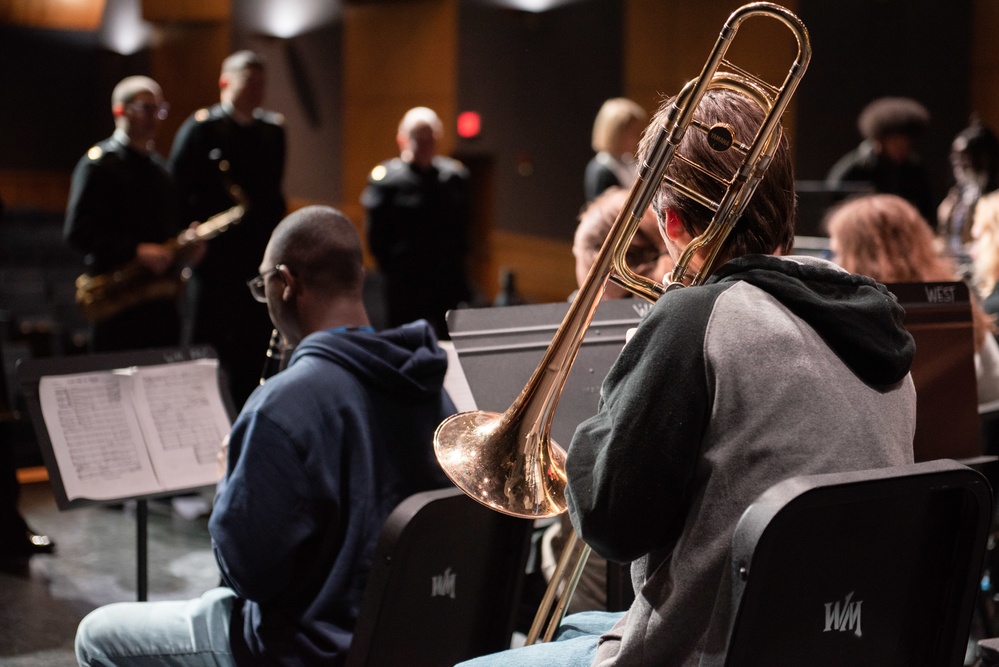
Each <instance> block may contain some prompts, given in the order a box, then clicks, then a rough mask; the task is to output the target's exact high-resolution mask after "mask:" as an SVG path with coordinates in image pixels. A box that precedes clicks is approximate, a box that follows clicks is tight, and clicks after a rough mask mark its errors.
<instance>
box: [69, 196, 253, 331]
mask: <svg viewBox="0 0 999 667" xmlns="http://www.w3.org/2000/svg"><path fill="white" fill-rule="evenodd" d="M243 212H244V207H243V205H242V204H237V205H235V206H233V207H232V208H230V209H228V210H225V211H223V212H221V213H219V214H217V215H213V216H212V217H211V218H209V219H208V220H206V221H205V222H203V223H201V224H199V225H198V226H197V227H195V228H194V229H187V230H184V231H183V232H181V233H180V234H179V235H178V236H175V237H174V238H172V239H170V240H168V241H167V242H166V243H165V244H164V245H166V246H167V248H169V249H170V250H172V251H174V253H177V254H179V253H182V252H183V250H184V248H185V247H187V246H189V245H190V244H192V243H197V242H199V241H207V240H209V239H212V238H215V237H216V236H218V235H219V234H221V233H222V232H224V231H226V230H227V229H229V228H230V227H232V226H233V225H236V224H239V222H240V220H242V218H243ZM187 277H188V272H186V271H179V272H178V271H172V272H168V273H167V274H165V275H162V276H157V275H155V274H153V272H152V271H150V270H149V269H147V268H146V267H145V266H143V265H142V264H141V263H140V262H139V261H138V259H133V260H131V261H129V262H127V263H126V264H124V265H122V266H120V267H119V268H117V269H115V270H114V271H108V272H107V273H102V274H100V275H96V276H88V275H86V274H84V275H81V276H80V277H78V278H77V279H76V304H77V305H78V306H79V307H80V311H81V312H82V313H83V315H84V317H86V318H87V319H88V320H90V321H91V322H100V321H102V320H106V319H107V318H109V317H113V316H114V315H117V314H118V313H120V312H122V311H123V310H126V309H128V308H131V307H133V306H137V305H139V304H141V303H146V302H148V301H154V300H157V299H176V298H177V297H178V295H179V294H180V290H181V288H182V287H183V286H184V283H185V282H186V281H187Z"/></svg>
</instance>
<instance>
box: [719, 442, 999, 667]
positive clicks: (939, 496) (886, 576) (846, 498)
mask: <svg viewBox="0 0 999 667" xmlns="http://www.w3.org/2000/svg"><path fill="white" fill-rule="evenodd" d="M991 503H992V494H991V489H990V488H989V486H988V483H987V482H986V480H985V478H984V477H983V476H982V475H981V474H980V473H978V472H976V471H974V470H971V469H970V468H968V467H966V466H962V465H960V464H958V463H956V462H954V461H949V460H938V461H929V462H925V463H917V464H912V465H907V466H898V467H894V468H885V469H881V470H871V471H862V472H852V473H841V474H830V475H814V476H802V477H795V478H792V479H789V480H786V481H784V482H781V483H780V484H776V485H775V486H773V487H771V488H770V489H769V490H768V491H766V492H765V493H764V494H762V495H761V496H760V497H759V498H758V499H757V500H756V502H754V503H753V504H752V505H750V507H749V508H748V509H747V510H746V512H745V513H744V514H743V516H742V518H741V519H740V521H739V524H738V526H737V527H736V530H735V534H734V535H733V539H732V556H731V561H730V570H729V572H728V573H727V575H728V576H727V577H725V578H724V579H723V581H722V582H721V587H720V590H719V594H718V599H717V601H716V603H715V610H714V615H713V618H712V622H711V627H710V628H709V630H708V635H707V638H706V655H705V658H704V659H702V661H701V664H702V665H732V666H735V665H802V664H807V665H819V666H822V665H906V666H910V667H911V666H913V665H917V666H918V665H932V666H934V667H939V666H942V665H962V664H963V661H964V654H965V650H966V647H967V641H968V631H969V624H970V619H971V614H972V609H973V606H974V600H975V593H976V589H977V586H978V583H979V580H980V578H981V567H982V559H983V556H984V553H985V546H986V540H987V536H988V531H989V525H990V520H991V506H992V504H991Z"/></svg>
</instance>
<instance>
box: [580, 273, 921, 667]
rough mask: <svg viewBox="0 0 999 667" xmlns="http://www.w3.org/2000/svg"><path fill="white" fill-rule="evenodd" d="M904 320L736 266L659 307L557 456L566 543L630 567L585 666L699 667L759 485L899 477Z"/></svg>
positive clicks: (820, 279) (870, 304)
mask: <svg viewBox="0 0 999 667" xmlns="http://www.w3.org/2000/svg"><path fill="white" fill-rule="evenodd" d="M903 315H904V313H903V310H902V308H901V307H900V306H899V305H898V303H897V301H896V299H895V298H894V296H893V295H891V294H890V293H889V292H888V291H887V290H886V289H885V288H884V286H883V285H879V284H878V283H876V282H874V281H872V280H870V279H868V278H865V277H862V276H857V275H851V274H848V273H845V272H843V271H842V270H840V269H839V268H838V267H836V266H835V265H833V264H830V263H828V262H824V261H822V260H817V259H811V258H804V257H794V258H777V257H771V256H761V255H754V256H747V257H742V258H739V259H736V260H733V261H731V262H728V263H727V264H725V265H724V266H722V267H721V268H720V269H719V270H718V271H717V272H716V273H715V274H714V275H713V276H712V277H711V279H710V280H709V281H707V283H706V284H705V285H703V286H699V287H689V288H685V289H680V290H675V291H671V292H669V293H667V294H666V295H664V296H663V297H662V298H661V299H659V301H658V302H657V303H656V304H655V307H654V308H653V309H652V311H651V312H650V313H649V315H648V316H647V317H646V318H645V319H644V320H643V321H642V323H641V325H640V326H639V327H638V330H637V332H636V333H635V336H634V337H633V338H632V340H631V341H630V342H629V343H628V344H627V345H626V346H625V348H624V350H623V351H622V353H621V355H620V357H619V359H618V360H617V362H616V364H615V365H614V367H613V368H612V369H611V371H610V373H609V374H608V376H607V378H606V379H605V381H604V384H603V387H602V391H601V404H600V408H599V410H598V413H597V414H596V415H595V416H594V417H592V418H591V419H589V420H587V421H585V422H583V423H582V424H581V425H580V426H579V428H578V429H577V431H576V434H575V436H574V437H573V439H572V443H571V445H570V448H569V452H568V456H567V468H568V478H569V485H568V490H567V496H568V499H569V509H570V517H571V519H572V523H573V525H574V526H575V528H576V530H577V531H578V532H579V534H580V535H581V536H582V537H583V539H584V540H586V541H587V542H588V543H589V544H590V545H591V546H592V547H593V548H594V550H595V551H596V552H597V553H599V554H601V555H603V556H604V557H606V558H608V559H611V560H616V561H620V562H628V561H633V564H632V581H633V584H634V587H635V593H636V598H635V602H634V603H633V604H632V606H631V608H630V609H629V610H628V612H627V614H625V616H624V617H623V618H622V620H621V621H620V622H619V623H618V624H617V625H616V626H615V627H614V628H613V629H612V630H611V631H610V632H608V633H607V634H605V635H604V636H603V637H602V638H601V640H600V645H599V647H598V650H597V657H596V659H595V661H594V665H600V666H601V667H604V666H607V665H616V666H621V665H629V666H630V665H646V666H649V667H653V666H654V667H662V666H672V665H696V664H697V663H698V662H699V660H700V657H701V655H702V654H703V653H704V651H705V646H704V635H705V632H706V630H707V627H708V625H709V622H710V618H711V614H712V610H713V609H714V606H715V598H716V595H717V591H718V588H719V585H720V582H721V579H722V576H723V574H724V573H725V572H726V562H727V559H728V554H729V546H730V543H731V539H732V533H733V531H734V529H735V525H736V523H737V522H738V520H739V517H740V516H741V515H742V513H743V511H744V510H745V509H746V507H748V506H749V505H750V504H751V503H752V502H753V501H754V500H755V499H756V497H757V496H759V495H760V494H761V493H763V492H764V491H765V490H766V489H768V488H769V487H770V486H772V485H773V484H775V483H777V482H779V481H782V480H784V479H787V478H789V477H793V476H796V475H808V474H818V473H830V472H844V471H851V470H864V469H872V468H879V467H886V466H893V465H900V464H905V463H911V462H912V438H913V433H914V431H915V423H916V421H915V417H916V394H915V389H914V388H913V384H912V379H911V377H910V376H909V365H910V363H911V361H912V356H913V353H914V351H915V345H914V343H913V340H912V337H911V336H910V335H909V334H908V333H907V332H906V331H905V329H904V328H903V326H902V319H903Z"/></svg>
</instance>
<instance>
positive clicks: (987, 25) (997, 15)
mask: <svg viewBox="0 0 999 667" xmlns="http://www.w3.org/2000/svg"><path fill="white" fill-rule="evenodd" d="M997 25H999V3H997V2H995V0H975V3H974V19H973V26H974V34H973V35H972V52H971V58H972V61H971V101H970V103H971V109H972V111H974V112H976V113H978V115H979V116H980V117H981V119H982V121H983V122H984V123H985V124H986V125H988V126H989V127H990V128H992V129H993V130H994V131H997V132H999V49H996V47H995V27H996V26H997Z"/></svg>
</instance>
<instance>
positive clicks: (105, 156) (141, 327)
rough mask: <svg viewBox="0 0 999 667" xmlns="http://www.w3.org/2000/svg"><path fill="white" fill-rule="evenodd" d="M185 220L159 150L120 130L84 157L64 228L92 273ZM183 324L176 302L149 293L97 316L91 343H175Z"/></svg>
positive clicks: (99, 347)
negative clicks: (149, 297) (139, 146)
mask: <svg viewBox="0 0 999 667" xmlns="http://www.w3.org/2000/svg"><path fill="white" fill-rule="evenodd" d="M184 226H185V225H184V224H183V222H182V218H181V217H180V215H179V211H178V202H177V198H176V193H175V191H174V188H173V184H172V183H171V181H170V176H169V174H168V173H167V170H166V167H165V164H164V162H163V158H162V157H161V156H160V155H159V154H157V153H155V152H154V153H150V154H148V155H146V154H143V153H140V152H139V151H136V150H133V149H132V148H129V147H128V145H127V140H126V139H125V138H124V137H122V136H121V135H119V134H118V133H116V134H114V135H112V136H111V137H110V138H109V139H106V140H104V141H102V142H100V143H99V144H97V145H96V146H94V147H92V148H91V149H90V150H89V151H87V154H86V155H84V156H83V157H82V158H81V159H80V161H79V163H77V165H76V169H75V170H74V172H73V180H72V184H71V187H70V193H69V205H68V207H67V209H66V225H65V228H64V231H63V235H64V237H65V239H66V242H67V243H68V244H69V245H71V246H72V247H74V248H76V249H78V250H81V251H83V253H84V254H85V256H84V263H85V265H86V271H87V273H88V274H90V275H99V274H103V273H107V272H108V271H111V270H112V269H115V268H117V267H119V266H121V265H123V264H125V263H127V262H129V261H131V260H133V259H135V249H136V246H138V245H139V244H140V243H163V242H164V241H167V240H168V239H170V238H172V237H174V236H176V235H178V234H179V233H180V232H181V231H182V229H183V227H184ZM180 327H181V322H180V314H179V312H178V310H177V304H176V302H174V301H173V300H172V299H159V300H155V301H149V302H146V303H143V304H139V305H137V306H134V307H132V308H128V309H126V310H124V311H122V312H121V313H119V314H117V315H114V316H112V317H109V318H107V319H105V320H101V321H100V322H97V323H95V324H94V325H93V327H92V331H91V348H92V350H93V351H95V352H106V351H113V350H129V349H144V348H149V347H169V346H175V345H178V344H179V343H180Z"/></svg>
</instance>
